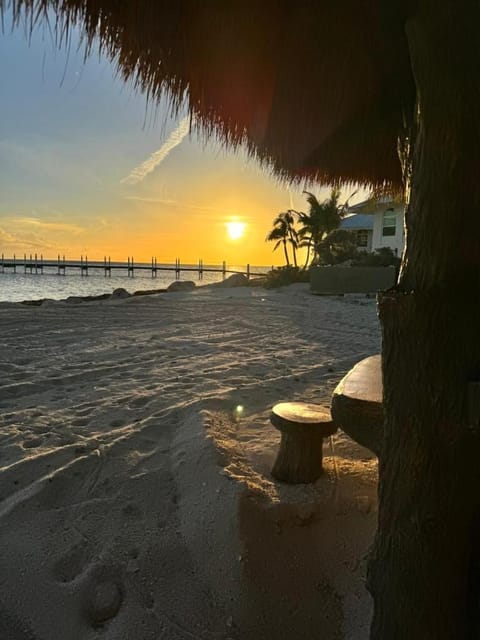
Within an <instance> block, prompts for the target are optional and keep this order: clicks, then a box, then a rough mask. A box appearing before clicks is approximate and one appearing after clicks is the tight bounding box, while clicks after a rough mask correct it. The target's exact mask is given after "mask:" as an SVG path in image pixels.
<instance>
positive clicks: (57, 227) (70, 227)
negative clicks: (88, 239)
mask: <svg viewBox="0 0 480 640" xmlns="http://www.w3.org/2000/svg"><path fill="white" fill-rule="evenodd" d="M15 224H18V225H24V226H30V227H36V228H38V229H46V230H47V231H68V232H70V233H81V232H82V231H83V229H82V227H80V226H78V225H77V224H69V223H67V222H44V221H43V220H38V219H37V218H17V219H16V220H15Z"/></svg>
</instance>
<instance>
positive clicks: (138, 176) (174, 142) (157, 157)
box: [120, 117, 190, 184]
mask: <svg viewBox="0 0 480 640" xmlns="http://www.w3.org/2000/svg"><path fill="white" fill-rule="evenodd" d="M189 131H190V118H188V117H187V118H183V119H182V120H180V122H179V124H178V127H177V128H176V129H175V130H174V131H172V133H171V134H170V136H169V138H168V140H167V141H166V142H164V144H162V146H161V147H160V149H158V151H155V152H154V153H152V155H151V156H150V157H149V158H147V159H146V160H145V161H144V162H142V164H139V165H138V167H135V168H134V169H132V171H130V173H129V174H128V176H126V177H125V178H122V180H120V182H122V183H123V184H138V183H139V182H141V181H142V180H144V179H145V178H146V177H147V176H148V174H149V173H152V171H154V170H155V169H156V168H157V167H158V165H159V164H160V163H161V162H163V161H164V160H165V158H166V157H167V156H168V154H169V153H170V151H172V150H173V149H175V147H178V145H179V144H181V142H182V141H183V139H184V138H185V136H187V135H188V132H189Z"/></svg>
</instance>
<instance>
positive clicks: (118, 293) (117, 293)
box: [112, 287, 130, 298]
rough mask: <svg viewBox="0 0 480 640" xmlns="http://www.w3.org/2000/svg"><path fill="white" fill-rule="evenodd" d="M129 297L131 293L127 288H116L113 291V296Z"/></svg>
mask: <svg viewBox="0 0 480 640" xmlns="http://www.w3.org/2000/svg"><path fill="white" fill-rule="evenodd" d="M129 297H130V294H129V293H128V291H127V290H126V289H123V288H122V287H119V288H118V289H115V290H114V291H113V293H112V298H129Z"/></svg>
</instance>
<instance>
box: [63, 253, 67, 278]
mask: <svg viewBox="0 0 480 640" xmlns="http://www.w3.org/2000/svg"><path fill="white" fill-rule="evenodd" d="M63 275H66V273H65V254H64V255H63Z"/></svg>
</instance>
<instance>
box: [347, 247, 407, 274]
mask: <svg viewBox="0 0 480 640" xmlns="http://www.w3.org/2000/svg"><path fill="white" fill-rule="evenodd" d="M391 265H393V266H394V267H396V268H397V269H398V268H399V267H400V258H399V257H398V256H396V255H395V253H394V252H393V251H392V249H390V247H381V248H380V249H375V251H374V252H372V253H367V252H366V251H362V252H361V253H359V254H358V256H357V258H355V259H354V260H353V261H352V266H353V267H389V266H391Z"/></svg>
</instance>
